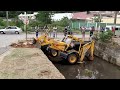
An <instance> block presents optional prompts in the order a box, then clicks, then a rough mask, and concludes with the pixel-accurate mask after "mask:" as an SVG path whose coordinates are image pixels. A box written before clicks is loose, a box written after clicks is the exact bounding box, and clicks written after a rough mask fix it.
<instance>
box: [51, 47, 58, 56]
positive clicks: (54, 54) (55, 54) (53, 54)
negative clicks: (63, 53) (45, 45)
mask: <svg viewBox="0 0 120 90" xmlns="http://www.w3.org/2000/svg"><path fill="white" fill-rule="evenodd" d="M50 54H51V56H52V57H57V56H59V51H58V50H55V49H50Z"/></svg>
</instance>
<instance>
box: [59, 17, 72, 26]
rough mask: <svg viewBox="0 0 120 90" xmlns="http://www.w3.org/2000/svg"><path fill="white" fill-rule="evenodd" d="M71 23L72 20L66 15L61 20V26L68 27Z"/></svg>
mask: <svg viewBox="0 0 120 90" xmlns="http://www.w3.org/2000/svg"><path fill="white" fill-rule="evenodd" d="M69 23H70V20H69V19H68V17H64V18H62V20H61V21H60V26H62V27H66V26H69Z"/></svg>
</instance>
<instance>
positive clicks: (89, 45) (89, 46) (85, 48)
mask: <svg viewBox="0 0 120 90" xmlns="http://www.w3.org/2000/svg"><path fill="white" fill-rule="evenodd" d="M88 50H89V51H90V60H93V59H94V56H93V52H94V41H92V42H90V43H87V44H85V45H83V46H82V48H81V49H80V52H79V54H80V56H81V57H80V61H81V62H82V61H83V59H84V57H85V54H86V53H87V52H88Z"/></svg>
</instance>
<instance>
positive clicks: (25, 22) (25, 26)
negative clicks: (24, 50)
mask: <svg viewBox="0 0 120 90" xmlns="http://www.w3.org/2000/svg"><path fill="white" fill-rule="evenodd" d="M24 15H25V31H26V41H27V25H26V21H27V14H26V12H25V13H24Z"/></svg>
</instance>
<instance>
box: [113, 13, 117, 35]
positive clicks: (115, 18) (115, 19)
mask: <svg viewBox="0 0 120 90" xmlns="http://www.w3.org/2000/svg"><path fill="white" fill-rule="evenodd" d="M117 14H118V11H115V16H114V25H115V26H116V21H117ZM114 36H115V32H114Z"/></svg>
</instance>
